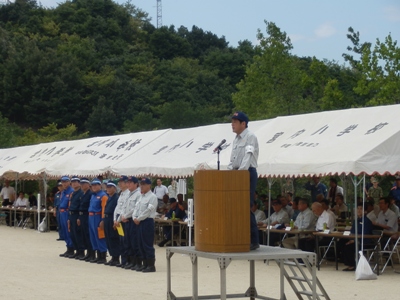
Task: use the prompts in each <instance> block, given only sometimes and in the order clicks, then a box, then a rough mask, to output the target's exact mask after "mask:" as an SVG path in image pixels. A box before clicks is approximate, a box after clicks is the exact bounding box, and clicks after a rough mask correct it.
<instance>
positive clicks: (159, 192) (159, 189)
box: [154, 185, 168, 199]
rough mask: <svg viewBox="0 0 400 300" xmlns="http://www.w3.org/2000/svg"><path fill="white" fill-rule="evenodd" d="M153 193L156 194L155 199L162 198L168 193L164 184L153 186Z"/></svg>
mask: <svg viewBox="0 0 400 300" xmlns="http://www.w3.org/2000/svg"><path fill="white" fill-rule="evenodd" d="M154 194H156V197H157V199H162V198H163V197H164V195H168V189H167V187H166V186H165V185H160V186H158V185H157V186H156V187H155V188H154Z"/></svg>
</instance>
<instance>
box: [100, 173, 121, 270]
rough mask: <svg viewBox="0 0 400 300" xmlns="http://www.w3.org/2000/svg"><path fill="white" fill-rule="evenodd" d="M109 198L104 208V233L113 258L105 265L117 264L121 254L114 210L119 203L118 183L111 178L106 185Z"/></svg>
mask: <svg viewBox="0 0 400 300" xmlns="http://www.w3.org/2000/svg"><path fill="white" fill-rule="evenodd" d="M106 189H107V195H108V200H107V203H106V207H105V209H104V218H103V222H104V233H105V236H106V244H107V249H108V252H109V253H110V255H111V260H110V261H109V262H105V263H104V264H105V265H108V266H116V265H117V264H119V257H120V255H121V247H120V242H119V234H118V231H117V227H116V226H115V225H114V210H115V207H116V206H117V203H118V198H119V197H118V194H117V185H116V184H115V183H114V182H112V181H111V180H110V181H109V182H107V185H106Z"/></svg>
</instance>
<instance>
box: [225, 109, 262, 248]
mask: <svg viewBox="0 0 400 300" xmlns="http://www.w3.org/2000/svg"><path fill="white" fill-rule="evenodd" d="M248 123H249V118H248V117H247V116H246V114H244V113H243V112H240V111H239V112H235V113H234V114H233V116H232V131H233V132H234V133H236V137H235V139H234V141H233V145H232V153H231V160H230V163H229V165H228V169H229V170H248V171H249V173H250V207H249V208H250V209H249V211H250V237H251V244H250V250H256V249H257V248H259V247H260V243H259V236H258V228H257V222H256V218H255V216H254V213H253V212H252V211H251V207H252V206H253V204H254V196H255V192H256V186H257V177H258V176H257V169H256V168H257V160H258V151H259V149H258V140H257V137H256V136H255V135H254V134H253V133H252V132H250V131H249V130H248V129H247V126H248Z"/></svg>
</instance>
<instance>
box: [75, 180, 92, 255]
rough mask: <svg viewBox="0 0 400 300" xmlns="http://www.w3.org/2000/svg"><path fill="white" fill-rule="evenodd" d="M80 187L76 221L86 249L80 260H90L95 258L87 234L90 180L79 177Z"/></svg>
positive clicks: (90, 196) (90, 193) (90, 194)
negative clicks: (80, 193) (79, 201)
mask: <svg viewBox="0 0 400 300" xmlns="http://www.w3.org/2000/svg"><path fill="white" fill-rule="evenodd" d="M81 189H82V192H83V195H82V198H81V204H80V206H79V219H78V220H77V221H76V222H77V224H78V226H79V227H80V228H81V231H82V241H83V244H84V247H85V249H86V255H85V256H84V257H82V258H79V259H80V260H84V261H87V262H88V261H90V260H92V259H95V253H94V251H93V248H92V243H91V242H90V234H89V205H90V199H91V198H92V191H91V190H90V181H89V179H88V178H81Z"/></svg>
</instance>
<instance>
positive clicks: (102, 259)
mask: <svg viewBox="0 0 400 300" xmlns="http://www.w3.org/2000/svg"><path fill="white" fill-rule="evenodd" d="M99 254H100V258H99V259H98V260H97V263H98V264H105V263H106V262H107V259H106V256H107V252H100V253H99Z"/></svg>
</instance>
